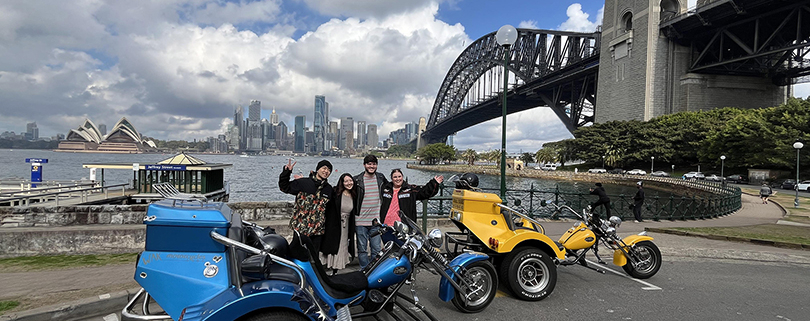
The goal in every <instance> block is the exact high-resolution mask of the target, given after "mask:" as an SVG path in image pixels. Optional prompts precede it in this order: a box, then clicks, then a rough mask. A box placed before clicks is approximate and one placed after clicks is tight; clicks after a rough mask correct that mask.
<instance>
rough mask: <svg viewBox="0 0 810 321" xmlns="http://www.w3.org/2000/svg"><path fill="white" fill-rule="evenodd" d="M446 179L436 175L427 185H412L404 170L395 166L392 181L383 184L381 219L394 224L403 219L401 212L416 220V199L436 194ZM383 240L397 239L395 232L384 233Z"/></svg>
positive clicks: (387, 223) (389, 224)
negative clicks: (403, 172)
mask: <svg viewBox="0 0 810 321" xmlns="http://www.w3.org/2000/svg"><path fill="white" fill-rule="evenodd" d="M442 181H444V176H441V175H438V176H434V177H433V178H432V179H431V180H430V181H429V182H428V183H427V184H425V186H416V185H410V184H408V183H407V182H405V178H404V176H403V175H402V171H401V170H400V169H399V168H395V169H393V170H392V171H391V182H388V183H386V184H385V185H383V188H382V190H381V191H382V204H381V205H380V221H382V222H383V223H384V224H385V225H387V226H393V225H394V222H397V221H401V219H400V216H399V212H400V211H402V213H403V214H404V215H405V216H407V217H408V218H410V219H411V220H412V221H414V222H416V201H418V200H424V199H428V198H430V197H432V196H433V195H436V193H438V192H439V184H441V183H442ZM382 240H383V242H388V241H395V242H397V243H400V241H399V240H397V239H396V237H395V236H394V234H393V233H391V232H387V233H385V234H383V235H382Z"/></svg>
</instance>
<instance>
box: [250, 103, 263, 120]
mask: <svg viewBox="0 0 810 321" xmlns="http://www.w3.org/2000/svg"><path fill="white" fill-rule="evenodd" d="M260 118H262V102H261V101H258V100H251V101H250V106H249V107H248V120H249V121H250V122H253V123H258V122H259V119H260Z"/></svg>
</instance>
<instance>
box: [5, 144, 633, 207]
mask: <svg viewBox="0 0 810 321" xmlns="http://www.w3.org/2000/svg"><path fill="white" fill-rule="evenodd" d="M192 155H194V156H195V157H197V158H200V159H202V160H204V161H206V162H209V163H227V164H233V167H231V168H227V169H225V180H226V181H227V182H228V184H229V186H230V201H231V202H262V201H285V200H292V196H291V195H287V194H284V193H282V192H281V191H279V189H278V175H279V174H280V173H281V169H282V167H283V166H284V165H285V164H287V160H288V157H286V156H250V157H240V156H239V155H216V154H192ZM171 156H173V154H96V153H92V154H91V153H57V152H52V151H48V150H8V149H4V150H0V179H6V178H21V179H30V177H31V175H30V170H31V166H30V164H27V163H25V159H26V158H47V159H48V163H47V164H44V166H43V174H42V177H43V180H80V179H88V178H89V177H90V170H89V169H85V168H82V164H85V163H139V164H155V163H157V162H159V161H161V160H164V159H166V158H169V157H171ZM294 159H295V161H296V162H297V163H296V165H295V169H294V173H300V174H302V175H306V174H308V173H309V171H310V170H314V169H315V166H316V164H317V163H318V162H319V161H320V160H322V159H328V160H329V161H330V162H332V165H333V167H334V172H333V173H332V175H331V176H330V177H329V183H331V184H332V185H334V184H335V183H336V182H337V179H338V178H339V177H340V175H341V174H342V173H351V174H352V175H356V174H359V173H361V172H362V171H363V164H362V163H363V161H362V159H359V158H331V157H295V158H294ZM407 163H408V161H405V160H388V159H381V160H380V162H379V167H378V170H379V171H380V172H381V173H383V174H385V175H386V177H387V176H389V174H390V172H391V170H392V169H394V168H401V169H402V171H403V173H404V174H405V177H406V179H407V180H408V181H409V182H410V183H412V184H420V185H421V184H424V183H426V182H428V181H429V180H430V179H431V178H432V177H433V176H435V175H444V177H445V178H449V177H450V176H452V175H453V174H459V173H455V172H429V171H420V170H413V169H407V168H406V165H407ZM528 170H533V169H528ZM132 178H133V172H132V171H131V170H105V171H104V180H105V183H106V184H108V185H109V184H118V183H127V182H129V181H130V180H132ZM480 180H481V183H480V186H481V187H486V188H498V186H500V185H499V184H500V183H499V182H500V181H499V177H498V176H491V175H480ZM506 184H507V188H508V189H529V188H530V187H531V186H532V185H534V187H535V188H537V189H553V188H555V186H557V185H558V184H559V185H560V187H561V188H565V189H569V190H571V189H576V190H580V191H582V192H587V190H588V187H589V186H590V185H589V184H572V183H567V182H557V181H549V180H541V179H529V178H516V177H507V182H506ZM608 193H610V194H619V193H623V194H625V195H627V194H630V195H632V193H635V190H634V189H633V188H627V187H621V186H615V187H611V188H609V189H608Z"/></svg>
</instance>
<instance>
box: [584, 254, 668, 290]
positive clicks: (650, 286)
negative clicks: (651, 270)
mask: <svg viewBox="0 0 810 321" xmlns="http://www.w3.org/2000/svg"><path fill="white" fill-rule="evenodd" d="M585 261H587V262H588V264H591V266H597V267H599V268H600V269H603V270H606V271H610V272H613V274H616V275H619V276H623V277H625V278H628V279H630V280H633V281H636V282H638V283H641V284H642V285H645V287H643V288H641V289H642V290H647V291H656V290H663V289H662V288H660V287H657V286H655V285H653V284H651V283H649V282H645V281H642V280H639V279H636V278H633V277H631V276H629V275H627V274H625V273H621V272H618V271H614V270H613V269H610V268H608V267H606V266H605V265H604V264H598V263H596V262H593V261H591V260H585ZM627 264H630V263H629V262H628V263H627Z"/></svg>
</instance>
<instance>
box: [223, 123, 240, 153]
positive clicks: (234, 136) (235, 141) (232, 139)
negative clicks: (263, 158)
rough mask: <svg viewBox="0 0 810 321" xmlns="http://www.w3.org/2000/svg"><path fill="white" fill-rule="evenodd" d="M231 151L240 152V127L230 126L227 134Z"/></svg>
mask: <svg viewBox="0 0 810 321" xmlns="http://www.w3.org/2000/svg"><path fill="white" fill-rule="evenodd" d="M225 136H227V137H226V140H227V141H228V149H229V150H239V127H236V125H228V132H226V133H225Z"/></svg>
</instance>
